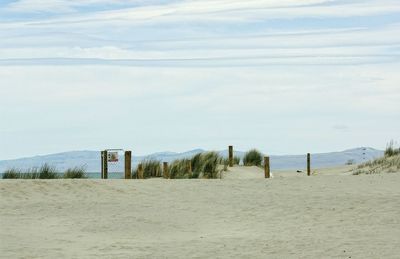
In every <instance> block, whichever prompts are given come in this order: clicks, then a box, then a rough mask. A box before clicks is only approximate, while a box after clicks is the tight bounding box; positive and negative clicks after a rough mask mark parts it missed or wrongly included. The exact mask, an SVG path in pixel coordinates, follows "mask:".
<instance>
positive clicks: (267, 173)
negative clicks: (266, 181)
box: [264, 156, 271, 178]
mask: <svg viewBox="0 0 400 259" xmlns="http://www.w3.org/2000/svg"><path fill="white" fill-rule="evenodd" d="M264 174H265V178H270V177H271V168H270V166H269V157H268V156H266V157H264Z"/></svg>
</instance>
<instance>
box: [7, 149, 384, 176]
mask: <svg viewBox="0 0 400 259" xmlns="http://www.w3.org/2000/svg"><path fill="white" fill-rule="evenodd" d="M203 151H204V150H202V149H195V150H191V151H187V152H183V153H175V152H159V153H154V154H150V155H147V156H134V154H133V157H132V163H133V166H136V165H137V164H138V163H139V162H140V161H141V160H143V159H157V160H160V161H165V162H171V161H173V160H175V159H178V158H187V157H191V156H193V155H195V154H197V153H200V152H203ZM219 153H220V154H221V155H222V156H224V157H227V155H228V151H227V150H223V151H220V152H219ZM244 153H245V152H243V151H235V155H236V156H239V157H241V158H242V157H243V155H244ZM381 156H383V151H382V150H377V149H373V148H365V147H361V148H355V149H349V150H345V151H341V152H331V153H319V154H312V166H313V167H332V166H340V165H344V164H345V163H346V162H347V161H349V160H353V161H354V163H356V164H358V163H362V162H366V161H369V160H372V159H375V158H377V157H381ZM121 159H123V158H121ZM270 159H271V168H272V170H279V169H304V168H305V161H306V155H279V156H274V155H271V156H270ZM44 163H47V164H50V165H53V166H56V167H57V169H59V170H65V169H66V168H69V167H74V166H82V165H84V166H86V168H87V171H88V172H99V171H100V152H99V151H72V152H64V153H57V154H51V155H44V156H34V157H27V158H20V159H14V160H3V161H0V172H3V171H5V170H6V169H8V168H13V167H15V168H21V169H28V168H32V167H39V166H41V165H42V164H44ZM109 169H110V171H120V172H122V171H123V162H120V163H119V164H117V165H116V166H110V167H109Z"/></svg>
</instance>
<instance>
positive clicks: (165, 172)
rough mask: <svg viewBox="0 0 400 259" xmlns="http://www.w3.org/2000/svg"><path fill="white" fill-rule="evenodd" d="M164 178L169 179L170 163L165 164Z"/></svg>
mask: <svg viewBox="0 0 400 259" xmlns="http://www.w3.org/2000/svg"><path fill="white" fill-rule="evenodd" d="M163 177H164V178H165V179H169V171H168V162H164V163H163Z"/></svg>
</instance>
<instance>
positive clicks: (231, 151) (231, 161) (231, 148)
mask: <svg viewBox="0 0 400 259" xmlns="http://www.w3.org/2000/svg"><path fill="white" fill-rule="evenodd" d="M229 166H230V167H233V146H229Z"/></svg>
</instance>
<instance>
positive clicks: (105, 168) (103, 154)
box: [101, 150, 108, 179]
mask: <svg viewBox="0 0 400 259" xmlns="http://www.w3.org/2000/svg"><path fill="white" fill-rule="evenodd" d="M107 178H108V164H107V151H106V150H104V151H101V179H107Z"/></svg>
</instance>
